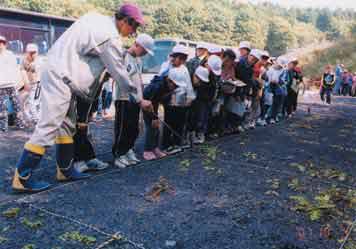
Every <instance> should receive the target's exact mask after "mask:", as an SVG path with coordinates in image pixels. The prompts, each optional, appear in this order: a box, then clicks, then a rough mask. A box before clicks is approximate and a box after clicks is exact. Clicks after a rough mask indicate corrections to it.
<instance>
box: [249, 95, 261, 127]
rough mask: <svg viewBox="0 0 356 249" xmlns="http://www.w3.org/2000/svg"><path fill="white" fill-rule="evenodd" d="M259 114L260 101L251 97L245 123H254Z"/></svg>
mask: <svg viewBox="0 0 356 249" xmlns="http://www.w3.org/2000/svg"><path fill="white" fill-rule="evenodd" d="M260 114H261V105H260V99H259V98H258V97H252V99H251V107H250V112H249V113H248V115H247V117H246V121H247V122H253V121H256V120H257V118H258V117H259V116H260Z"/></svg>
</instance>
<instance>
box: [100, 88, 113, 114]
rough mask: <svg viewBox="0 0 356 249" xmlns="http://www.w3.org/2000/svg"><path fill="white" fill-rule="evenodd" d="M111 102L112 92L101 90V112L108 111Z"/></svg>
mask: <svg viewBox="0 0 356 249" xmlns="http://www.w3.org/2000/svg"><path fill="white" fill-rule="evenodd" d="M111 102H112V92H108V91H106V90H103V93H102V103H103V110H107V109H109V108H110V106H111Z"/></svg>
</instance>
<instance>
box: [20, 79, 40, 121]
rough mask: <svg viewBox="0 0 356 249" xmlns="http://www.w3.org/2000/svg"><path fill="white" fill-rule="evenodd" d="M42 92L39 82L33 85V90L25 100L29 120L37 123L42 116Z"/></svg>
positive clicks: (25, 110)
mask: <svg viewBox="0 0 356 249" xmlns="http://www.w3.org/2000/svg"><path fill="white" fill-rule="evenodd" d="M40 93H41V85H40V83H39V82H37V83H35V84H32V85H31V90H30V92H29V94H28V95H27V96H26V98H25V100H24V114H25V115H26V118H28V120H30V121H32V122H34V123H37V122H38V120H39V117H40V103H41V101H40Z"/></svg>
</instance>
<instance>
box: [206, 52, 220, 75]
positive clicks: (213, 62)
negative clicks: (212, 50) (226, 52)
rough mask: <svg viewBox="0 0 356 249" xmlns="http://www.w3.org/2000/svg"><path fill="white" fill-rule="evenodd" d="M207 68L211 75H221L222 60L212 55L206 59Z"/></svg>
mask: <svg viewBox="0 0 356 249" xmlns="http://www.w3.org/2000/svg"><path fill="white" fill-rule="evenodd" d="M208 66H209V67H210V69H211V70H212V71H213V73H214V74H215V75H217V76H220V75H221V71H222V60H221V58H220V57H219V56H216V55H212V56H210V57H209V59H208Z"/></svg>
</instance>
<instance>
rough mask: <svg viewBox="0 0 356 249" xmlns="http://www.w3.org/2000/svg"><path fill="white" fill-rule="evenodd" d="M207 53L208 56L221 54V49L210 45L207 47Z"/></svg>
mask: <svg viewBox="0 0 356 249" xmlns="http://www.w3.org/2000/svg"><path fill="white" fill-rule="evenodd" d="M208 51H209V53H210V54H217V53H221V52H222V49H221V47H219V46H217V45H213V44H212V45H210V46H209V47H208Z"/></svg>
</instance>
